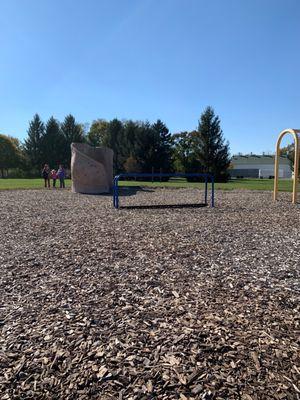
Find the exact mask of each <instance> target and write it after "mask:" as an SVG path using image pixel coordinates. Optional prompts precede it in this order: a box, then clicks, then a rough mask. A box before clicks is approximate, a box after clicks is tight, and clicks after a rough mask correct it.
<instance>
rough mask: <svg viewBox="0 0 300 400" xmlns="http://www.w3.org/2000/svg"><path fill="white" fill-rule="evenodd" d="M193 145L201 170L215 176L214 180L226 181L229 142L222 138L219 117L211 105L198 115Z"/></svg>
mask: <svg viewBox="0 0 300 400" xmlns="http://www.w3.org/2000/svg"><path fill="white" fill-rule="evenodd" d="M194 139H195V142H194V145H195V146H196V151H195V152H196V156H197V159H198V160H199V164H200V165H201V166H202V168H203V171H204V172H207V173H211V174H213V175H214V176H215V179H216V181H227V180H228V177H229V174H228V172H227V169H228V167H229V165H230V155H229V144H228V142H225V140H224V138H223V132H222V130H221V125H220V119H219V117H218V116H217V115H215V112H214V110H213V108H212V107H207V108H206V110H205V111H204V112H203V114H202V115H201V117H200V120H199V124H198V130H197V133H196V135H195V138H194Z"/></svg>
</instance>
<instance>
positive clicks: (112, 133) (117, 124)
mask: <svg viewBox="0 0 300 400" xmlns="http://www.w3.org/2000/svg"><path fill="white" fill-rule="evenodd" d="M123 145H124V126H123V124H122V121H120V120H118V119H117V118H115V119H113V120H112V121H110V122H109V123H108V126H107V130H106V134H105V135H104V138H103V146H106V147H109V148H111V149H112V150H113V151H114V171H115V173H119V172H122V171H123V164H124V162H125V160H126V158H124V151H123V148H122V147H123Z"/></svg>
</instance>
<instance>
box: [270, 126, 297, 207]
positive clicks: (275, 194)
mask: <svg viewBox="0 0 300 400" xmlns="http://www.w3.org/2000/svg"><path fill="white" fill-rule="evenodd" d="M288 133H290V134H291V135H293V137H294V142H295V159H294V179H293V195H292V203H293V204H296V203H297V189H298V170H299V156H300V147H299V136H298V135H299V134H300V129H284V130H283V131H282V132H280V134H279V137H278V139H277V143H276V156H275V173H274V200H277V195H278V175H279V174H278V171H279V157H280V144H281V141H282V138H283V137H284V136H285V135H287V134H288Z"/></svg>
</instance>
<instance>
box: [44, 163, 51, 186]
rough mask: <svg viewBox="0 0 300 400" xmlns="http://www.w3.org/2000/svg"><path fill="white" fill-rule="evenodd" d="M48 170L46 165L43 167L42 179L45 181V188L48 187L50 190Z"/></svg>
mask: <svg viewBox="0 0 300 400" xmlns="http://www.w3.org/2000/svg"><path fill="white" fill-rule="evenodd" d="M50 173H51V171H50V168H49V165H48V164H45V165H44V168H43V170H42V177H43V178H44V181H45V188H46V187H48V188H50Z"/></svg>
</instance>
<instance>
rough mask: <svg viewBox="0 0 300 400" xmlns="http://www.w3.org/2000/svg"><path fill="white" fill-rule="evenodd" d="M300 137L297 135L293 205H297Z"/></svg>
mask: <svg viewBox="0 0 300 400" xmlns="http://www.w3.org/2000/svg"><path fill="white" fill-rule="evenodd" d="M299 151H300V149H299V137H298V135H297V133H295V159H294V182H293V204H296V203H297V191H298V174H299Z"/></svg>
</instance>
